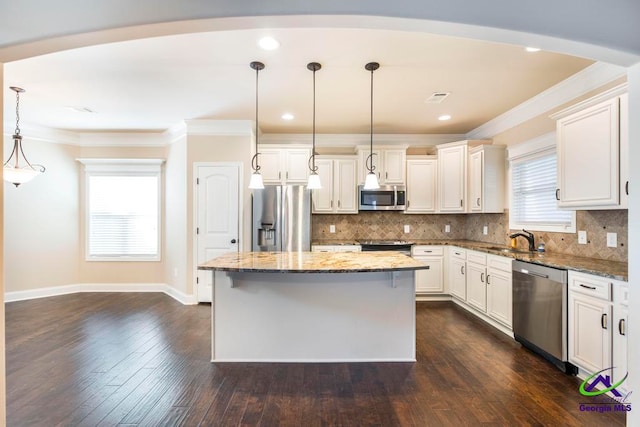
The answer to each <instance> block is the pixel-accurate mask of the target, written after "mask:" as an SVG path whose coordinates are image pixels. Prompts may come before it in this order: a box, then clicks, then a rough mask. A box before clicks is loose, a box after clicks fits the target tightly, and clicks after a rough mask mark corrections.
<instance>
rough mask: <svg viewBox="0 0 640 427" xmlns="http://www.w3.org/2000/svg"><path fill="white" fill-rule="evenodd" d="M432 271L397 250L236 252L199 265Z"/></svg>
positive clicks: (255, 269) (307, 270)
mask: <svg viewBox="0 0 640 427" xmlns="http://www.w3.org/2000/svg"><path fill="white" fill-rule="evenodd" d="M428 268H429V266H427V265H425V264H423V263H422V262H420V261H418V260H415V259H413V258H411V257H408V256H406V255H403V254H401V253H398V252H393V251H383V252H346V253H340V252H339V253H326V252H232V253H228V254H224V255H221V256H219V257H217V258H214V259H212V260H210V261H207V262H206V263H204V264H201V265H199V266H198V269H199V270H216V271H232V272H251V273H256V272H261V273H365V272H381V271H403V270H404V271H407V270H426V269H428Z"/></svg>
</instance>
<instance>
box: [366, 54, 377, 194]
mask: <svg viewBox="0 0 640 427" xmlns="http://www.w3.org/2000/svg"><path fill="white" fill-rule="evenodd" d="M364 68H365V70H367V71H371V128H370V140H369V156H367V159H366V160H365V163H366V167H367V170H368V171H369V173H368V174H367V177H366V178H365V181H364V189H365V190H375V189H378V188H380V184H378V177H377V176H376V174H375V172H374V170H375V168H376V167H375V166H374V165H373V156H374V154H373V72H374V71H375V70H377V69H378V68H380V64H378V63H377V62H369V63H368V64H367V65H365V66H364Z"/></svg>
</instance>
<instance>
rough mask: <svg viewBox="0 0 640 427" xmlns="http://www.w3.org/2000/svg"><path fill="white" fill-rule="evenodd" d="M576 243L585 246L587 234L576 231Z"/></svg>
mask: <svg viewBox="0 0 640 427" xmlns="http://www.w3.org/2000/svg"><path fill="white" fill-rule="evenodd" d="M578 243H579V244H581V245H586V244H587V232H586V231H583V230H580V231H578Z"/></svg>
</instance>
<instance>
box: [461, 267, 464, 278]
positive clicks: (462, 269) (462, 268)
mask: <svg viewBox="0 0 640 427" xmlns="http://www.w3.org/2000/svg"><path fill="white" fill-rule="evenodd" d="M460 274H462V275H463V276H464V265H463V266H461V267H460Z"/></svg>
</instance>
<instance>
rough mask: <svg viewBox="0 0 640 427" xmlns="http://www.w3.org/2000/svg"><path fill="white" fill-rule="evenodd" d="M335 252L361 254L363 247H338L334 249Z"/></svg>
mask: <svg viewBox="0 0 640 427" xmlns="http://www.w3.org/2000/svg"><path fill="white" fill-rule="evenodd" d="M333 251H334V252H361V251H362V246H360V245H336V246H334V248H333Z"/></svg>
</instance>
